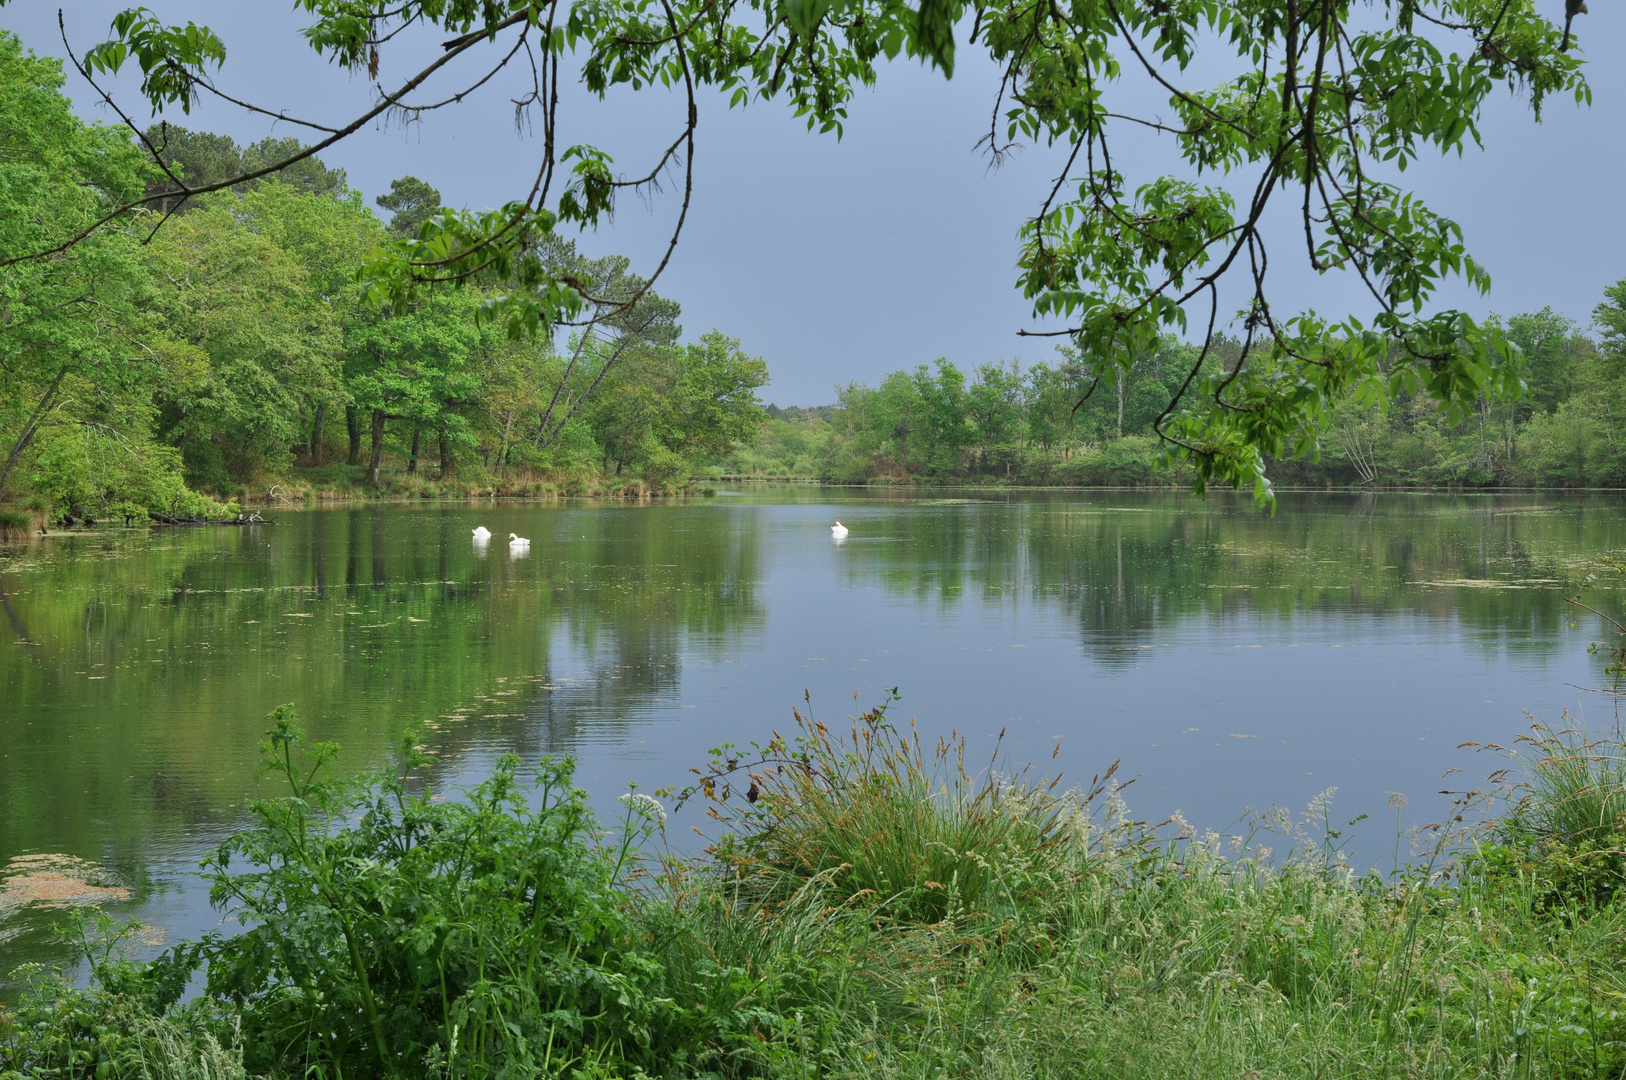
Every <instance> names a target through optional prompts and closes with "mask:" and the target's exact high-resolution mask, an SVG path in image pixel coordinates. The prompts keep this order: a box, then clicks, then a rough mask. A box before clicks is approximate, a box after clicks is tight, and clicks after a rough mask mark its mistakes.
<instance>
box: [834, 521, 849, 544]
mask: <svg viewBox="0 0 1626 1080" xmlns="http://www.w3.org/2000/svg"><path fill="white" fill-rule="evenodd" d="M847 532H848V529H847V526H845V525H843V524H842V523H841V522H839V521H838V522H836V523H835V524H834V525H832V526H830V535H831V536H833V537H835V538H836V539H837V540H845V539H846V538H847Z"/></svg>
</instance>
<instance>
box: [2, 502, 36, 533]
mask: <svg viewBox="0 0 1626 1080" xmlns="http://www.w3.org/2000/svg"><path fill="white" fill-rule="evenodd" d="M33 531H34V515H32V514H30V513H29V512H28V511H26V510H13V509H11V508H9V507H0V540H26V539H27V538H28V537H29V535H30V534H31V533H33Z"/></svg>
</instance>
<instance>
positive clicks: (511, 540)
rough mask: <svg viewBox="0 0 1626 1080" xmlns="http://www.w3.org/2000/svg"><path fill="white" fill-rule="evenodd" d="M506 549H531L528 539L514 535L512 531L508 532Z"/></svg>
mask: <svg viewBox="0 0 1626 1080" xmlns="http://www.w3.org/2000/svg"><path fill="white" fill-rule="evenodd" d="M508 550H509V551H530V550H531V542H530V541H529V540H527V539H525V537H523V536H515V535H514V534H513V533H509V534H508Z"/></svg>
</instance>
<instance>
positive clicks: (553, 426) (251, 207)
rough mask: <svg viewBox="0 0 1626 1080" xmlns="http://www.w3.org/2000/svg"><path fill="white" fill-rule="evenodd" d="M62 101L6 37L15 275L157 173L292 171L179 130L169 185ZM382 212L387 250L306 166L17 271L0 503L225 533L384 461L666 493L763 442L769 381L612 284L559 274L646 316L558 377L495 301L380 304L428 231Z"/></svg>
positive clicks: (2, 59) (8, 284) (429, 195)
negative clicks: (33, 256) (317, 486)
mask: <svg viewBox="0 0 1626 1080" xmlns="http://www.w3.org/2000/svg"><path fill="white" fill-rule="evenodd" d="M62 88H63V73H62V70H61V66H60V64H59V63H58V62H56V61H54V60H50V59H46V58H41V57H38V56H35V55H33V54H32V53H30V52H28V51H26V50H25V49H24V48H23V47H22V45H21V43H20V42H19V41H18V39H17V38H16V36H15V35H12V34H9V33H5V32H3V31H0V145H4V146H5V147H6V151H5V153H4V154H0V251H3V252H6V253H16V252H26V251H30V250H38V249H42V248H46V247H50V246H53V245H56V244H60V243H61V241H62V240H63V239H64V238H70V237H72V236H73V235H74V234H76V233H77V232H80V231H83V230H84V229H86V227H87V226H88V225H91V224H93V223H94V222H96V221H97V220H98V218H99V217H100V216H102V215H104V214H105V212H106V209H107V208H108V207H109V206H113V205H118V204H120V203H122V202H128V201H130V200H132V199H139V198H142V197H144V193H149V192H152V191H154V190H159V189H161V188H162V185H163V184H164V182H165V175H166V174H165V173H164V172H163V168H168V169H169V170H170V171H171V172H173V173H175V174H177V175H185V176H196V177H204V178H212V179H220V178H226V177H233V176H237V175H239V173H240V171H241V170H242V169H243V168H244V167H245V164H248V165H251V164H253V163H255V162H259V161H264V160H266V159H267V157H268V156H274V155H277V154H285V153H287V152H289V150H290V149H295V150H297V149H298V146H297V143H292V142H290V141H288V140H282V141H280V142H279V141H278V140H268V141H266V142H262V143H257V144H254V145H252V146H248V147H241V148H240V147H238V146H237V144H236V143H235V142H234V141H233V140H231V139H230V138H227V137H224V136H219V135H214V134H211V133H208V132H194V131H189V130H186V129H184V128H181V127H177V126H174V125H169V126H167V127H166V128H165V129H164V130H162V131H161V132H160V131H157V130H155V131H154V132H153V134H156V135H161V136H162V137H163V138H165V139H167V142H165V143H164V144H163V145H164V146H165V148H166V151H165V152H166V154H167V155H168V156H167V158H166V159H165V161H164V166H163V168H160V166H159V165H157V164H156V163H155V162H154V161H153V160H152V159H151V156H150V155H149V154H148V153H147V152H146V150H145V148H144V147H143V146H142V145H141V144H140V143H139V142H137V141H136V140H135V139H134V138H132V136H131V134H130V133H129V132H128V131H127V130H124V129H122V128H120V127H118V126H113V125H104V124H87V123H85V122H83V121H82V120H80V119H79V118H78V117H77V116H76V115H75V113H74V111H73V109H72V108H71V105H70V102H69V101H68V99H67V98H66V97H65V96H64V95H63V93H62ZM378 201H379V203H380V204H382V205H383V206H384V208H386V209H391V210H393V215H392V221H391V225H390V226H386V225H385V223H384V222H382V221H380V220H379V218H378V217H377V216H376V215H375V214H374V213H373V211H372V209H371V208H370V207H368V206H367V205H366V203H365V201H364V200H363V198H362V196H361V194H360V193H359V192H357V191H354V190H352V189H350V188H348V187H347V186H346V184H345V177H344V173H343V172H342V170H332V169H328V168H327V167H326V166H325V165H323V164H322V162H321V161H320V159H319V158H317V157H315V156H307V157H305V158H303V159H302V161H301V164H300V166H299V167H298V168H296V169H291V170H280V171H277V172H275V173H272V174H267V175H266V176H263V177H259V178H255V179H251V180H245V181H239V182H237V183H234V184H232V185H229V186H223V187H221V188H220V189H218V190H216V191H214V192H212V193H210V194H208V195H205V196H201V197H197V198H189V199H186V200H180V201H176V202H175V204H174V205H169V204H167V203H164V202H162V201H160V202H159V203H157V204H156V205H157V206H159V207H160V208H161V209H151V210H143V211H141V212H139V213H136V214H130V215H124V216H121V217H119V218H117V219H116V220H114V221H112V222H111V223H109V224H107V225H104V226H103V227H100V228H95V229H91V230H90V231H89V232H88V233H87V234H86V235H85V236H84V238H83V239H81V240H79V241H78V242H77V243H73V244H70V245H67V246H65V247H63V248H62V250H61V251H60V252H59V253H58V254H57V255H56V256H53V257H52V258H50V259H39V260H30V259H23V260H17V261H13V262H11V263H9V264H8V265H6V266H5V267H4V270H3V272H0V453H3V454H4V455H5V457H4V459H3V466H0V497H4V496H6V495H8V494H11V495H18V494H26V495H32V496H34V497H35V498H36V499H37V500H41V504H42V505H45V506H49V507H53V508H56V509H59V510H62V511H64V512H67V513H71V514H74V515H75V516H87V515H93V516H99V517H108V516H122V517H124V518H127V519H128V518H136V517H142V518H144V517H147V516H149V515H152V516H159V517H168V518H181V519H185V518H196V517H205V518H207V517H219V516H224V515H227V514H229V513H231V512H233V510H234V508H233V507H231V506H230V505H229V503H230V500H232V499H233V498H236V497H240V496H243V495H247V494H253V495H257V496H262V497H263V496H264V494H265V493H266V492H268V491H271V490H274V489H275V488H276V487H278V486H283V487H286V485H287V483H288V479H289V475H290V473H291V471H292V470H294V468H295V467H296V466H301V467H305V468H306V469H307V470H310V469H317V470H320V469H321V468H322V467H324V466H328V465H333V466H336V467H340V468H342V467H343V466H357V467H358V468H365V470H366V472H365V483H366V484H367V485H368V486H369V487H370V488H372V489H374V490H376V489H378V488H379V487H380V485H381V483H382V481H383V479H384V477H383V463H384V459H385V455H386V453H390V454H393V455H395V456H396V458H397V459H399V460H401V461H402V462H403V463H404V472H405V475H406V476H408V477H419V476H422V475H423V473H424V472H425V471H426V470H424V469H423V467H422V464H421V463H422V462H423V461H425V460H427V459H430V458H432V459H433V461H434V472H435V478H434V479H435V480H436V481H439V482H440V483H441V486H444V485H445V484H446V483H450V482H451V481H452V479H453V478H454V477H455V476H456V475H457V474H458V472H459V470H460V468H463V469H468V468H469V467H470V466H477V467H478V468H477V470H476V471H478V472H479V473H480V474H481V476H483V477H485V478H486V479H487V480H491V479H492V478H495V479H496V480H497V481H498V482H500V481H501V479H502V478H503V477H504V476H511V475H513V474H514V472H515V471H516V470H520V471H525V470H529V471H531V472H533V473H535V472H542V473H547V474H549V475H553V476H555V477H559V478H563V479H564V480H565V481H566V482H568V480H569V478H570V477H572V476H597V475H599V474H600V473H608V474H610V475H612V476H615V477H618V478H622V479H623V480H624V481H626V482H632V481H636V482H637V483H639V484H642V485H644V486H645V487H647V488H654V489H662V488H668V487H670V486H671V485H673V484H674V483H678V482H680V481H681V480H682V478H683V477H684V476H685V475H686V474H687V472H688V471H689V467H690V463H691V461H692V460H693V459H694V457H695V456H696V455H698V454H706V453H715V452H717V451H718V450H719V449H721V448H725V447H726V446H727V445H729V443H730V442H731V441H732V440H736V439H748V438H750V437H751V435H752V433H753V431H754V428H755V426H756V425H757V424H759V423H760V422H761V419H762V417H763V413H762V410H761V406H760V402H759V401H758V399H757V396H756V391H757V390H758V389H759V388H760V387H762V386H763V385H764V384H765V383H766V382H767V366H766V364H765V363H764V362H763V361H762V360H761V359H760V358H755V357H750V356H747V355H746V354H745V353H744V352H743V351H742V350H741V349H740V346H739V342H738V341H736V340H734V339H732V338H729V337H727V336H725V335H723V334H721V333H719V332H716V331H713V332H710V333H708V334H705V335H702V336H701V337H700V338H699V339H698V341H696V342H695V343H693V344H683V343H682V342H681V340H680V339H681V337H682V328H681V326H680V324H679V321H678V320H679V316H680V314H681V312H680V309H679V306H678V305H677V304H676V303H675V302H672V301H670V300H666V299H664V298H662V297H660V296H658V295H657V294H656V293H654V292H652V291H649V290H647V289H646V288H644V287H643V286H644V283H643V282H642V281H641V280H640V279H637V278H635V277H633V276H631V275H630V274H629V273H628V270H627V260H625V259H622V258H618V257H611V258H601V259H587V258H584V257H583V256H581V255H579V254H577V253H576V251H575V250H574V248H573V247H572V246H571V245H569V244H565V243H560V244H555V245H553V246H552V247H551V248H550V249H549V252H548V258H549V259H550V260H551V262H552V264H553V265H556V266H559V267H563V268H567V269H568V272H570V273H572V274H574V275H577V276H578V277H579V278H580V279H581V280H583V281H592V282H594V283H595V287H596V288H598V289H600V290H602V291H604V292H605V293H606V294H610V295H632V294H635V293H636V294H638V298H637V301H636V303H635V304H633V305H632V306H631V307H630V308H627V309H626V310H623V311H620V312H619V313H618V314H617V315H616V317H615V318H613V319H608V320H601V321H599V322H598V323H595V324H593V325H590V326H587V327H584V328H582V329H581V330H579V331H578V332H576V333H575V334H573V335H569V336H568V337H567V338H566V342H565V343H566V346H567V349H566V351H563V352H562V351H561V350H560V349H559V348H556V342H555V338H554V336H553V335H552V334H538V335H532V336H524V335H521V336H519V337H517V338H511V337H510V336H509V335H508V334H506V333H505V332H504V330H503V327H502V326H501V325H498V324H496V323H494V322H492V321H491V320H490V319H481V318H479V317H478V315H479V313H480V311H481V310H482V307H483V306H485V305H488V304H490V303H491V302H492V300H493V297H492V294H491V292H490V290H489V289H487V288H484V287H481V286H478V285H470V286H469V287H465V288H462V289H440V290H432V291H425V292H422V293H420V294H417V295H415V296H413V297H410V298H405V297H403V298H398V299H396V300H392V301H389V302H386V303H384V304H371V303H368V296H367V293H368V288H369V287H368V285H367V284H366V283H364V282H363V281H361V280H360V278H359V271H360V268H361V267H362V266H363V264H364V263H365V261H366V260H367V258H368V257H369V256H370V254H371V253H373V252H376V251H377V250H378V249H379V247H380V245H382V244H385V243H387V242H388V237H389V235H390V228H392V227H393V228H396V229H398V230H399V229H401V228H403V227H409V228H415V227H416V225H417V223H421V222H422V220H423V219H424V218H425V217H427V216H428V215H430V214H433V213H434V212H436V211H437V210H438V209H439V194H438V192H435V191H434V189H433V188H430V187H429V186H428V185H427V184H424V183H423V182H422V181H420V180H417V179H415V178H413V177H404V178H401V179H399V180H397V181H396V183H395V185H394V186H393V188H392V191H391V193H390V194H387V195H384V196H381V197H380V198H379V200H378ZM162 213H169V215H170V216H169V218H168V219H167V220H165V221H164V223H163V227H162V228H159V229H156V230H154V229H153V225H154V224H155V223H156V221H157V219H158V218H159V216H160V215H161V214H162ZM403 221H404V222H406V223H407V224H406V226H403ZM425 479H427V478H425ZM335 482H337V480H336V481H335ZM437 490H438V488H437ZM203 493H209V494H211V495H213V496H215V497H214V498H211V497H209V495H206V494H203Z"/></svg>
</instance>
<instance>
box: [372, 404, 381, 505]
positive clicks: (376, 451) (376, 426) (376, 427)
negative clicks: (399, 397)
mask: <svg viewBox="0 0 1626 1080" xmlns="http://www.w3.org/2000/svg"><path fill="white" fill-rule="evenodd" d="M383 467H384V410H383V409H374V410H373V464H372V468H371V469H370V470H369V475H370V476H371V477H372V481H373V487H375V488H376V487H377V486H378V473H379V470H381V469H382V468H383Z"/></svg>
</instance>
